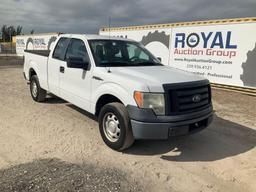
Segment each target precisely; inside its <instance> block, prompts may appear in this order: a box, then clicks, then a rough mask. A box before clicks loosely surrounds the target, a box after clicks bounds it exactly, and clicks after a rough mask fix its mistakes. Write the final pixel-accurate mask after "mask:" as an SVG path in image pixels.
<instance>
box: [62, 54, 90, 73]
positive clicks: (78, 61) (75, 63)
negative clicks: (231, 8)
mask: <svg viewBox="0 0 256 192" xmlns="http://www.w3.org/2000/svg"><path fill="white" fill-rule="evenodd" d="M66 61H67V67H68V68H76V69H84V70H88V68H89V62H86V61H84V59H83V58H82V57H69V58H67V60H66Z"/></svg>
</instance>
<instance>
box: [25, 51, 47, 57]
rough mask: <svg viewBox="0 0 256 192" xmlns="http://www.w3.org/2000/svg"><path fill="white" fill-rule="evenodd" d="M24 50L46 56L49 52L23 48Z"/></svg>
mask: <svg viewBox="0 0 256 192" xmlns="http://www.w3.org/2000/svg"><path fill="white" fill-rule="evenodd" d="M25 52H27V53H32V54H36V55H41V56H44V57H48V56H49V54H50V50H25Z"/></svg>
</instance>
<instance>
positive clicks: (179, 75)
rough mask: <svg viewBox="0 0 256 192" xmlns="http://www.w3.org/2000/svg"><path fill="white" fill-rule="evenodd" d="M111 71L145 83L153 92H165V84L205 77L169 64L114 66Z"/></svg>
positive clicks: (197, 79)
mask: <svg viewBox="0 0 256 192" xmlns="http://www.w3.org/2000/svg"><path fill="white" fill-rule="evenodd" d="M111 72H112V73H113V74H115V75H118V76H121V77H125V78H130V79H132V80H135V81H137V82H139V83H144V84H146V85H147V87H148V88H149V90H150V91H151V92H163V86H162V85H163V84H172V83H184V82H191V81H199V80H203V79H205V78H203V77H200V76H197V75H194V74H192V73H189V72H185V71H182V70H179V69H175V68H172V67H169V66H140V67H112V68H111Z"/></svg>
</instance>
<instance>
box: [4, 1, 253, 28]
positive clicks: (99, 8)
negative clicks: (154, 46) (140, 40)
mask: <svg viewBox="0 0 256 192" xmlns="http://www.w3.org/2000/svg"><path fill="white" fill-rule="evenodd" d="M0 15H1V16H0V26H2V25H4V24H6V25H14V26H17V25H21V26H23V33H28V32H29V31H31V30H32V29H33V30H35V32H36V33H44V32H63V33H98V31H99V29H100V28H101V27H104V26H108V25H109V17H111V26H132V25H143V24H156V23H173V22H183V21H195V20H209V19H225V18H240V17H256V0H1V3H0Z"/></svg>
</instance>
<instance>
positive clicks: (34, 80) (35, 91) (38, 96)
mask: <svg viewBox="0 0 256 192" xmlns="http://www.w3.org/2000/svg"><path fill="white" fill-rule="evenodd" d="M30 93H31V97H32V98H33V100H34V101H36V102H42V101H44V100H45V98H46V94H47V92H46V91H45V90H44V89H42V88H41V87H40V84H39V80H38V77H37V75H33V76H32V77H31V79H30Z"/></svg>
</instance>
